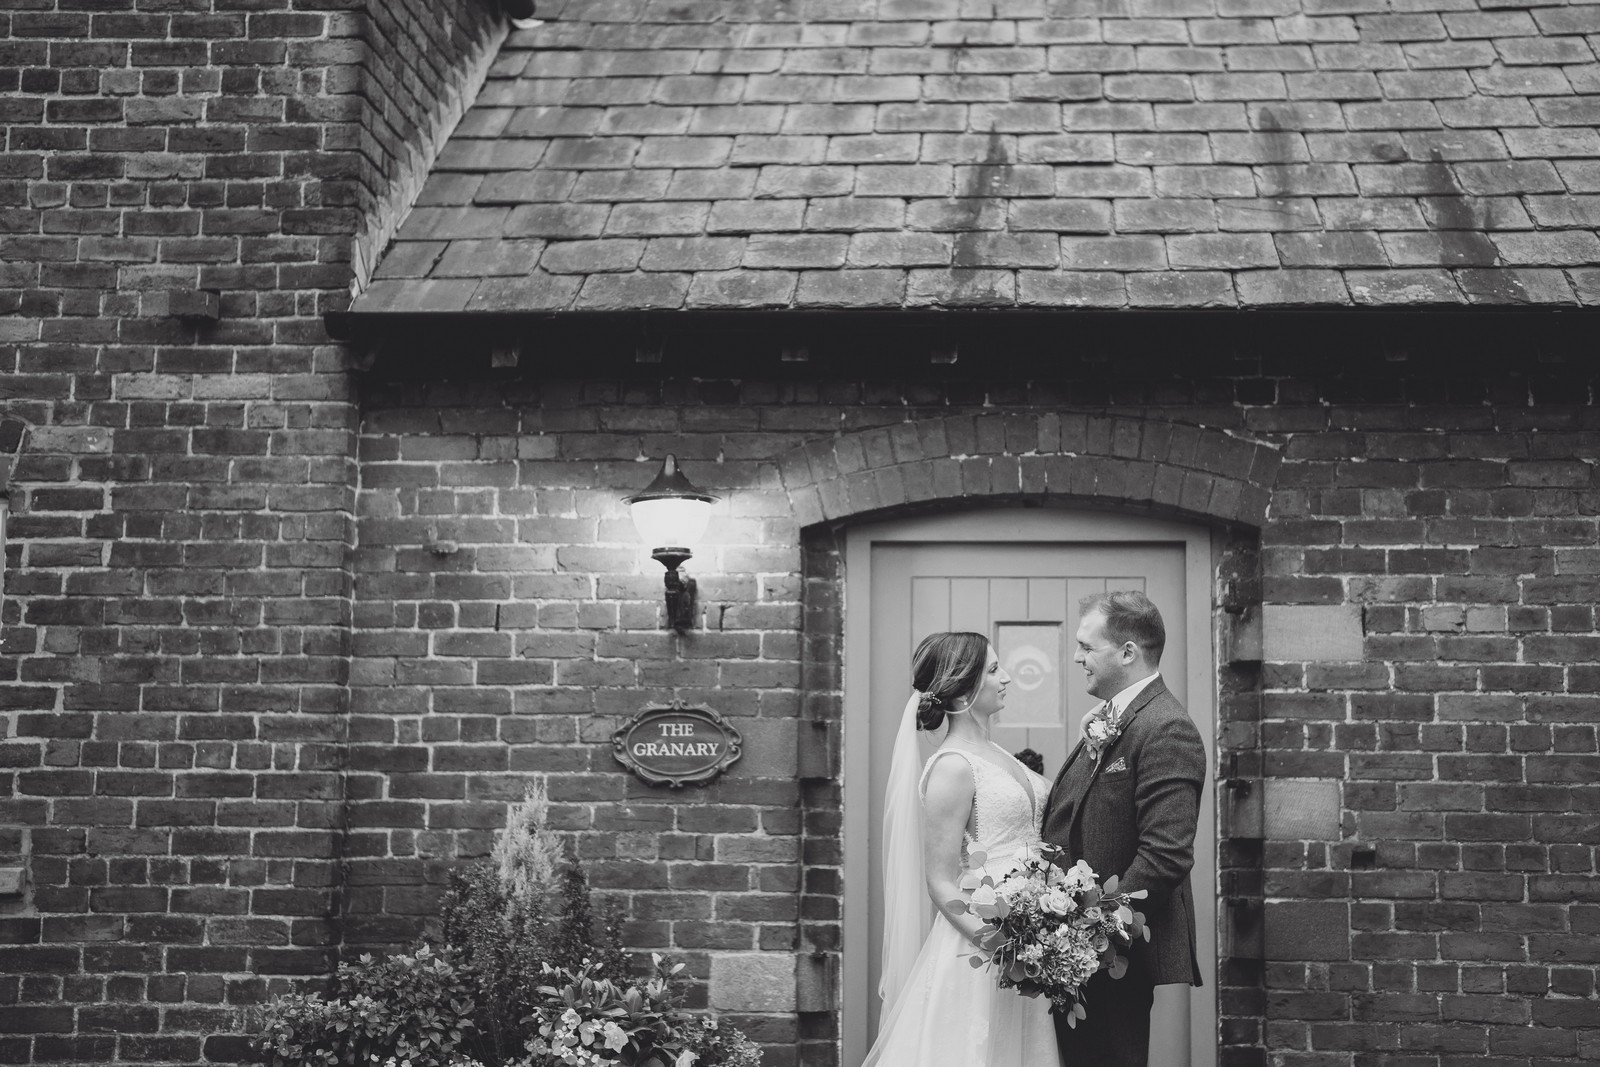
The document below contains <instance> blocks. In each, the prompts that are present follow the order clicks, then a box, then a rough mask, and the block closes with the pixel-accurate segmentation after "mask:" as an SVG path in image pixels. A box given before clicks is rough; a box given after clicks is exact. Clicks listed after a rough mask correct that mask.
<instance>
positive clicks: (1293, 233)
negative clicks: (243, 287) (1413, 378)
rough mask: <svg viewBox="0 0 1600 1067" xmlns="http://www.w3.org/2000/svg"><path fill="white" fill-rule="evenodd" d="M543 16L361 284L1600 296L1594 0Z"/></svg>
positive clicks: (432, 307) (1299, 299) (383, 304)
mask: <svg viewBox="0 0 1600 1067" xmlns="http://www.w3.org/2000/svg"><path fill="white" fill-rule="evenodd" d="M1396 7H1401V10H1395V8H1396ZM1420 8H1434V9H1435V10H1419V9H1420ZM1442 8H1447V9H1448V10H1438V9H1442ZM1408 9H1409V10H1408ZM545 17H546V18H547V21H546V22H545V23H544V24H542V25H541V26H539V27H537V28H535V29H528V30H520V31H516V32H514V33H512V34H511V35H510V36H509V37H508V38H507V40H506V43H505V45H504V46H503V47H502V50H501V54H500V55H499V56H498V57H497V58H496V60H495V61H494V63H493V64H492V65H491V68H490V70H489V73H488V80H487V82H486V83H485V85H484V87H483V89H482V91H481V93H480V96H479V99H478V101H477V103H476V104H475V105H474V106H473V108H472V109H471V110H470V111H469V112H468V113H467V115H466V116H465V117H464V118H463V119H462V121H461V122H460V123H459V125H458V126H457V129H456V131H455V133H454V135H453V136H452V138H451V139H450V141H449V142H448V143H447V144H446V145H445V147H444V148H443V150H442V151H441V152H440V154H439V156H438V159H437V161H436V162H435V164H434V168H433V173H432V174H431V175H430V177H429V179H428V181H427V183H426V184H425V185H424V187H423V189H422V191H421V193H420V194H419V196H418V198H417V202H416V205H415V207H414V208H413V209H412V211H411V213H410V215H409V217H408V218H407V219H406V220H405V221H404V224H403V225H402V226H401V228H400V232H399V233H398V234H397V236H396V238H395V240H394V241H393V242H392V244H391V246H390V249H389V251H388V252H387V253H386V255H385V257H384V258H383V260H382V261H381V262H380V264H379V266H378V269H377V271H376V272H375V276H374V277H375V280H374V281H373V282H372V283H371V284H370V285H369V287H368V289H367V291H366V292H365V293H363V294H362V295H361V296H360V297H359V298H358V299H357V301H356V303H355V311H356V312H357V313H368V312H370V313H387V312H398V311H416V310H425V311H440V312H451V311H455V312H463V311H464V312H472V311H513V310H536V311H550V310H567V309H584V310H626V309H632V308H679V307H688V308H729V307H735V308H736V307H901V306H917V307H925V306H949V307H1013V306H1026V307H1085V306H1090V307H1124V306H1131V307H1141V306H1148V307H1232V306H1241V305H1242V306H1327V305H1339V304H1352V303H1358V304H1393V303H1411V302H1425V303H1446V304H1451V303H1462V302H1471V303H1484V304H1572V303H1589V304H1600V236H1597V229H1600V206H1597V205H1600V61H1597V60H1596V56H1595V52H1596V47H1597V43H1600V42H1597V39H1596V38H1595V37H1594V36H1593V35H1595V34H1597V33H1600V4H1592V3H1585V4H1570V5H1569V4H1566V3H1561V2H1558V0H1447V2H1446V3H1441V4H1427V5H1422V4H1405V5H1393V4H1391V3H1390V2H1389V0H804V2H802V3H792V2H785V3H778V2H776V0H773V2H763V3H754V4H743V5H734V4H728V3H726V2H725V0H585V2H584V3H582V4H567V5H561V4H556V5H555V7H554V10H553V11H552V12H547V13H545ZM1585 35H1590V36H1585ZM1189 490H1190V491H1193V492H1205V491H1210V490H1209V489H1208V488H1207V487H1206V486H1204V485H1198V484H1197V485H1196V486H1193V487H1189Z"/></svg>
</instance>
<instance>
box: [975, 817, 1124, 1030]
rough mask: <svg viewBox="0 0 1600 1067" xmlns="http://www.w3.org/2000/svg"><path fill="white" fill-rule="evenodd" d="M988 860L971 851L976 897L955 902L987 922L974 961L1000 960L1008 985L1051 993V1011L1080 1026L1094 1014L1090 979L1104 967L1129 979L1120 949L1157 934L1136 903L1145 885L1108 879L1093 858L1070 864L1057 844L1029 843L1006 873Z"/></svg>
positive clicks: (980, 963)
mask: <svg viewBox="0 0 1600 1067" xmlns="http://www.w3.org/2000/svg"><path fill="white" fill-rule="evenodd" d="M987 862H988V857H987V856H986V855H985V854H984V853H982V852H974V853H972V854H971V855H970V856H968V857H967V864H968V869H967V870H966V871H964V872H963V873H962V876H961V883H960V884H961V888H962V889H964V890H969V891H970V896H967V897H963V898H961V899H958V900H953V901H951V902H950V904H951V907H953V908H956V909H958V910H963V911H966V912H969V913H970V914H973V915H976V916H977V917H978V918H980V919H982V920H983V930H984V935H983V939H982V944H983V946H984V947H983V948H982V949H981V950H980V951H979V952H977V953H975V954H974V955H973V956H972V957H971V962H972V965H973V966H974V967H984V966H993V967H994V968H995V969H996V970H998V971H999V972H1000V986H1001V988H1002V989H1016V990H1017V991H1018V992H1020V993H1021V994H1023V995H1024V996H1029V997H1041V996H1042V997H1047V998H1049V1000H1050V1011H1051V1012H1052V1013H1055V1014H1065V1015H1066V1017H1067V1025H1068V1026H1076V1025H1077V1022H1078V1020H1079V1019H1082V1018H1085V1017H1086V1012H1085V1010H1084V1006H1083V986H1084V983H1086V982H1087V981H1088V980H1089V979H1090V978H1092V977H1094V975H1095V974H1097V973H1098V972H1100V971H1101V970H1105V971H1109V972H1110V973H1111V977H1113V978H1121V977H1122V976H1123V974H1124V973H1126V971H1127V969H1128V959H1127V957H1126V956H1124V955H1122V953H1121V952H1120V951H1119V950H1120V949H1123V948H1126V947H1127V946H1129V945H1131V944H1132V943H1133V940H1134V938H1143V939H1144V940H1146V941H1148V940H1149V939H1150V931H1149V928H1148V927H1146V926H1145V921H1144V915H1143V914H1142V913H1140V912H1138V911H1135V910H1134V908H1133V902H1134V901H1135V900H1142V899H1144V897H1145V895H1146V894H1145V891H1144V890H1142V889H1141V890H1139V891H1137V892H1134V893H1118V892H1117V879H1116V876H1115V875H1113V876H1112V877H1110V878H1108V879H1107V880H1106V881H1105V883H1104V884H1101V882H1100V880H1099V878H1098V876H1097V875H1096V874H1095V872H1094V870H1093V869H1092V868H1090V866H1089V865H1088V864H1087V863H1085V862H1083V861H1082V860H1079V861H1078V862H1077V863H1074V864H1071V865H1070V866H1069V865H1068V864H1067V862H1066V855H1065V853H1063V852H1062V850H1061V849H1059V848H1056V847H1055V846H1053V845H1046V844H1040V845H1035V846H1032V847H1029V848H1026V849H1024V850H1023V851H1022V853H1021V854H1020V855H1019V856H1018V863H1017V866H1016V867H1015V868H1014V869H1012V870H1010V871H1008V872H1006V873H1005V874H1002V875H1000V876H999V877H998V878H997V877H996V876H994V875H991V874H989V873H988V872H987V871H985V870H984V866H985V864H986V863H987Z"/></svg>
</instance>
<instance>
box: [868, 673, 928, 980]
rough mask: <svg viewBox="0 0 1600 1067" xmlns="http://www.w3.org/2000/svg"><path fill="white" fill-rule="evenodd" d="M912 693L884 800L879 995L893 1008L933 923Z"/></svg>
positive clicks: (891, 761) (918, 695) (896, 739)
mask: <svg viewBox="0 0 1600 1067" xmlns="http://www.w3.org/2000/svg"><path fill="white" fill-rule="evenodd" d="M921 700H922V694H921V693H918V692H916V691H915V690H913V691H912V693H911V699H910V700H908V701H906V710H905V712H904V713H903V714H902V715H901V716H900V729H899V730H898V731H897V732H896V733H895V735H894V752H893V754H892V755H891V756H890V759H889V781H888V783H887V784H886V785H885V786H884V796H883V960H882V968H883V969H882V978H881V979H880V980H879V982H878V995H879V996H881V997H882V998H883V1006H884V1009H885V1010H887V1009H889V1008H890V1007H892V1006H893V1005H894V1002H895V1001H896V1000H897V999H898V998H899V996H900V990H901V989H903V988H904V987H905V984H906V979H908V978H909V977H910V976H911V967H912V964H914V963H916V961H917V954H918V953H919V952H921V950H922V942H923V939H924V938H926V937H927V936H928V927H929V926H930V925H932V923H933V902H932V901H931V900H929V899H928V887H927V884H926V879H925V877H924V875H923V871H922V790H921V779H922V751H921V746H920V745H919V744H918V743H917V706H918V704H919V702H920V701H921Z"/></svg>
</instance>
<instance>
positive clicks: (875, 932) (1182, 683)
mask: <svg viewBox="0 0 1600 1067" xmlns="http://www.w3.org/2000/svg"><path fill="white" fill-rule="evenodd" d="M1014 514H1017V516H1018V518H1017V521H1016V524H1015V529H1014V530H1012V529H1009V528H1008V527H1010V526H1011V525H1012V524H1010V523H1006V522H1004V521H1001V522H981V523H980V522H979V521H978V517H977V516H973V515H969V516H956V517H951V518H949V519H946V520H943V521H944V522H945V523H946V524H947V528H948V529H950V530H951V531H952V533H954V534H955V536H953V537H950V538H949V539H940V538H938V537H937V536H930V537H926V538H924V537H918V536H916V533H918V532H922V531H928V532H931V533H934V534H937V533H938V532H939V530H940V525H939V524H940V521H941V520H910V521H908V522H907V523H903V524H899V526H900V527H901V528H903V529H906V530H908V531H910V533H909V534H907V535H903V536H900V537H895V536H892V535H891V536H884V537H877V536H873V537H868V536H866V535H865V534H863V535H861V536H857V534H856V533H855V532H853V533H852V540H851V543H850V544H851V547H850V550H849V555H848V556H847V566H848V567H849V568H852V569H853V570H859V571H862V572H866V573H865V574H863V575H861V577H862V578H863V579H865V580H864V581H863V582H862V583H861V584H859V585H857V584H851V585H850V587H849V588H850V590H851V593H850V594H849V595H850V596H853V597H854V598H855V599H852V600H849V601H848V603H849V613H848V614H847V623H846V625H847V638H848V640H849V648H850V650H851V655H852V656H854V657H858V658H855V659H853V660H852V661H851V662H850V663H849V664H847V680H846V689H847V701H846V703H847V716H851V715H856V714H860V718H856V719H854V720H853V721H855V722H856V723H858V724H859V725H857V726H850V725H849V724H848V723H847V730H846V738H847V753H846V783H845V795H846V801H845V803H846V819H847V830H846V833H847V841H846V878H847V886H848V885H854V886H856V887H858V888H856V889H855V890H851V889H849V888H847V897H846V911H847V919H846V936H847V942H846V945H845V950H846V971H847V977H846V1003H845V1018H844V1019H843V1020H842V1023H843V1029H844V1043H845V1044H844V1049H843V1052H844V1054H845V1063H846V1064H847V1065H853V1064H855V1063H858V1062H859V1061H860V1058H861V1056H862V1055H863V1054H864V1053H865V1051H866V1044H868V1043H870V1040H871V1036H872V1035H875V1034H876V1032H877V1025H878V1015H879V1010H880V1007H881V1006H880V1004H879V1002H878V998H877V995H876V990H877V981H878V974H879V955H880V952H881V943H880V939H881V933H880V931H881V929H882V927H881V922H882V899H881V893H880V890H879V886H878V881H879V872H880V864H879V858H878V857H879V852H878V844H879V843H878V840H877V838H878V835H879V834H880V832H881V830H880V828H881V824H882V816H883V788H884V783H885V780H886V778H887V774H888V762H889V755H890V752H891V750H892V748H893V743H894V735H895V731H896V729H897V727H898V719H899V712H900V709H901V708H903V707H904V704H905V700H906V697H907V696H908V695H909V693H910V686H911V681H910V675H911V654H912V652H913V651H914V650H915V648H916V645H917V643H918V642H920V641H921V640H922V639H923V638H924V637H925V636H927V635H928V634H930V633H935V632H938V631H941V630H973V631H976V632H979V633H982V634H984V635H985V636H987V637H988V638H989V639H990V640H991V641H992V642H994V643H995V647H996V651H997V654H999V655H1000V656H1001V659H1002V662H1003V663H1005V665H1006V666H1007V669H1008V670H1009V671H1010V673H1011V674H1012V677H1013V683H1012V686H1011V689H1010V693H1009V694H1008V695H1009V697H1010V699H1009V700H1008V702H1007V708H1006V709H1005V710H1004V711H1003V712H1002V713H1001V716H1000V717H999V718H997V720H996V722H995V727H994V730H993V736H994V739H995V740H996V741H997V742H998V743H999V744H1001V745H1002V746H1003V747H1004V748H1005V749H1006V750H1007V751H1010V752H1016V751H1019V750H1021V749H1023V748H1032V749H1033V750H1035V751H1036V752H1039V753H1040V754H1041V755H1042V756H1043V758H1044V763H1045V771H1044V773H1045V776H1046V777H1047V778H1053V777H1054V775H1055V773H1056V772H1057V771H1058V770H1059V769H1060V767H1061V764H1062V762H1063V761H1064V760H1065V757H1066V754H1067V753H1068V752H1069V751H1070V750H1071V747H1072V746H1073V745H1075V744H1076V743H1077V740H1078V736H1077V735H1078V724H1079V722H1080V720H1081V719H1082V718H1083V716H1084V715H1085V714H1086V713H1087V712H1088V711H1089V709H1090V708H1091V707H1092V706H1093V705H1094V703H1096V701H1095V700H1094V699H1093V698H1091V697H1090V696H1089V695H1088V694H1087V693H1086V692H1085V691H1084V689H1083V675H1082V672H1081V671H1080V670H1079V669H1078V667H1077V665H1076V664H1074V663H1073V662H1072V660H1071V656H1072V651H1073V648H1074V643H1073V640H1072V639H1073V635H1074V633H1075V632H1076V629H1077V625H1078V604H1079V601H1081V600H1082V598H1083V597H1085V596H1087V595H1089V594H1090V593H1095V592H1105V591H1107V590H1115V589H1140V590H1143V591H1144V592H1146V593H1147V594H1148V595H1149V596H1150V598H1151V599H1152V600H1154V601H1155V603H1156V604H1157V605H1158V606H1159V607H1160V608H1161V611H1162V616H1163V618H1164V620H1165V621H1166V624H1167V647H1166V651H1165V654H1164V655H1163V657H1162V663H1161V673H1162V677H1163V678H1164V679H1165V680H1166V682H1167V685H1168V686H1169V687H1170V688H1171V689H1172V691H1173V692H1174V694H1176V695H1177V697H1178V699H1179V700H1182V701H1183V702H1184V703H1185V705H1186V706H1188V707H1189V709H1190V713H1191V715H1193V716H1194V717H1195V720H1196V725H1197V726H1198V727H1199V729H1200V731H1201V734H1202V737H1204V738H1205V740H1206V745H1207V749H1208V750H1210V748H1211V744H1212V743H1211V734H1212V732H1213V727H1212V723H1211V718H1210V715H1211V713H1210V706H1211V696H1210V692H1209V686H1208V685H1207V684H1206V683H1205V682H1204V681H1203V679H1204V678H1208V677H1209V669H1210V668H1209V660H1210V646H1209V611H1210V604H1209V585H1208V583H1209V576H1208V553H1209V539H1208V535H1206V534H1205V533H1204V532H1203V531H1199V532H1195V531H1193V530H1192V529H1190V528H1184V527H1178V526H1176V524H1170V523H1161V522H1158V521H1152V520H1137V519H1136V520H1117V519H1116V518H1115V517H1112V516H1093V517H1084V516H1076V517H1071V516H1066V515H1063V514H1062V513H1055V514H1054V515H1052V514H1051V513H1043V514H1041V513H1040V512H1037V511H1034V512H1022V513H1014ZM1057 529H1059V531H1060V533H1061V534H1062V536H1061V537H1060V538H1059V539H1049V538H1048V536H1046V537H1040V536H1039V534H1040V533H1041V532H1046V533H1047V535H1048V533H1053V532H1056V530H1057ZM996 530H1001V531H1006V532H1004V533H1000V534H998V535H996V534H995V532H994V531H996ZM1106 530H1109V531H1111V535H1110V536H1100V537H1095V536H1092V535H1093V534H1094V533H1100V532H1102V531H1106ZM1079 531H1083V532H1088V533H1090V534H1091V536H1088V537H1079V538H1075V537H1073V536H1072V535H1073V533H1075V532H1079ZM1149 532H1156V533H1157V536H1153V537H1147V538H1145V539H1138V535H1139V534H1140V533H1149ZM1030 534H1031V535H1032V537H1031V538H1030V537H1029V535H1030ZM863 557H865V558H863ZM848 580H849V581H850V582H852V583H854V582H855V581H856V578H855V576H854V575H852V576H851V577H850V578H849V579H848ZM1191 598H1193V599H1195V600H1196V601H1197V602H1196V603H1194V604H1192V605H1191V604H1190V599H1191ZM1191 612H1198V613H1199V615H1198V616H1197V617H1191ZM861 615H866V616H868V618H866V619H862V618H861V617H860V616H861ZM863 631H864V632H863ZM850 632H855V633H856V634H857V635H858V636H857V637H855V638H849V637H848V635H849V633H850ZM1201 640H1203V641H1205V642H1206V643H1205V644H1204V646H1203V647H1197V648H1196V649H1194V650H1193V654H1194V655H1195V656H1198V657H1199V658H1198V660H1195V661H1194V662H1193V663H1191V649H1190V647H1189V646H1190V644H1191V643H1192V642H1195V641H1201ZM863 653H864V654H865V655H864V657H863ZM1196 683H1199V685H1200V691H1199V692H1197V694H1196V695H1197V699H1194V700H1191V699H1190V697H1191V692H1190V691H1191V689H1193V688H1195V685H1196ZM851 692H854V693H856V694H857V696H856V697H854V698H851V697H850V696H849V694H850V693H851ZM868 694H870V696H868ZM863 697H866V698H867V699H862V698H863ZM863 720H864V721H863ZM851 738H855V739H856V740H855V741H851V740H850V739H851ZM938 740H939V738H938V737H932V736H926V735H924V736H923V738H922V742H923V751H924V755H927V754H931V752H932V750H933V748H934V747H935V746H936V744H937V742H938ZM852 746H858V747H856V748H855V750H854V752H853V753H852V751H851V747H852ZM862 749H865V751H862ZM863 779H866V781H865V782H863ZM862 785H865V787H866V788H864V789H863V788H862ZM1211 792H1212V791H1211V789H1210V788H1208V789H1207V793H1206V795H1205V796H1204V797H1203V805H1204V810H1203V811H1202V815H1201V829H1200V833H1199V837H1198V840H1197V857H1196V870H1195V872H1194V875H1193V882H1194V888H1195V894H1196V899H1197V901H1198V902H1200V903H1201V905H1202V906H1201V907H1200V908H1199V911H1200V913H1201V916H1200V919H1201V926H1202V929H1201V930H1200V941H1201V945H1200V951H1201V958H1202V960H1203V961H1204V960H1205V959H1206V958H1207V957H1208V956H1210V957H1211V958H1214V952H1215V947H1214V946H1215V933H1214V903H1213V904H1211V905H1207V904H1206V903H1205V902H1206V901H1207V900H1208V899H1210V900H1212V901H1214V899H1215V897H1214V888H1213V887H1214V884H1215V871H1214V864H1215V860H1214V852H1215V848H1214V843H1213V842H1214V837H1213V836H1212V835H1213V826H1214V816H1213V815H1212V814H1211V813H1212V812H1213V811H1214V804H1213V799H1212V796H1211ZM863 807H865V808H866V809H867V810H866V811H865V812H863V811H862V808H863ZM852 813H853V814H852ZM863 815H864V816H865V817H864V818H863V817H862V816H863ZM863 843H865V847H863ZM852 856H854V857H855V859H854V860H852V859H851V857H852ZM863 861H864V862H863ZM862 888H865V890H866V891H865V892H862V891H861V890H862ZM856 908H859V909H862V910H864V911H865V912H866V914H865V915H862V914H861V912H860V911H852V909H856ZM852 914H854V915H856V916H859V917H858V918H856V919H851V918H850V915H852ZM863 920H864V921H863ZM852 960H854V961H856V962H854V963H852V962H851V961H852ZM1206 969H1207V974H1208V977H1207V987H1206V988H1204V989H1200V990H1195V991H1194V994H1193V997H1191V995H1190V992H1189V990H1187V989H1186V988H1184V987H1172V988H1170V989H1168V988H1165V987H1164V988H1163V989H1161V990H1158V995H1157V1006H1156V1009H1155V1013H1154V1015H1153V1018H1152V1033H1151V1058H1150V1063H1151V1067H1214V1064H1215V1037H1214V1034H1213V1033H1211V1032H1210V1031H1213V1030H1214V1029H1215V1010H1214V1004H1210V1003H1209V1001H1208V998H1212V997H1213V996H1214V984H1213V982H1212V980H1211V977H1210V973H1211V967H1210V966H1209V965H1208V966H1207V968H1206ZM1191 999H1195V1003H1196V1005H1197V1007H1196V1009H1195V1010H1194V1011H1192V1012H1191V1010H1190V1008H1191V1004H1190V1001H1191ZM1208 1005H1209V1006H1208ZM1191 1016H1192V1021H1193V1025H1192V1027H1191ZM852 1020H854V1021H852Z"/></svg>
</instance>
